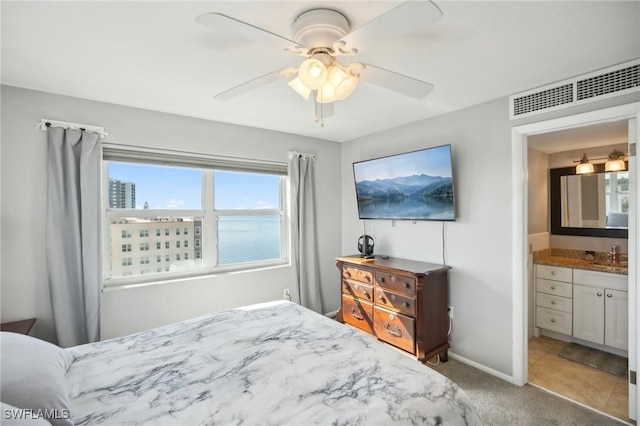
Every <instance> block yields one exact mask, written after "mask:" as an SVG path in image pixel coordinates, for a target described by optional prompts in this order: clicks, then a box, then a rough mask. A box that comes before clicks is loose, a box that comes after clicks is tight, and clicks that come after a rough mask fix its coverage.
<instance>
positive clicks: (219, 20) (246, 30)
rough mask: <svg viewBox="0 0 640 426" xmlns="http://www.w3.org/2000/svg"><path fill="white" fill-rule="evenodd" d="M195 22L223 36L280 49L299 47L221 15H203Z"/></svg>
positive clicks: (286, 39) (214, 13) (252, 26)
mask: <svg viewBox="0 0 640 426" xmlns="http://www.w3.org/2000/svg"><path fill="white" fill-rule="evenodd" d="M196 22H197V23H199V24H202V25H207V26H209V27H213V28H215V29H216V30H218V31H221V32H224V33H225V34H234V35H238V36H241V37H245V38H251V39H252V40H255V41H259V42H263V43H267V44H271V45H275V46H277V47H279V48H281V49H288V48H291V47H299V46H300V44H299V43H296V42H295V41H293V40H289V39H288V38H286V37H282V36H281V35H278V34H275V33H272V32H271V31H267V30H265V29H262V28H259V27H256V26H255V25H251V24H248V23H246V22H243V21H240V20H238V19H236V18H232V17H230V16H227V15H223V14H222V13H217V12H212V13H205V14H204V15H200V16H198V17H197V18H196Z"/></svg>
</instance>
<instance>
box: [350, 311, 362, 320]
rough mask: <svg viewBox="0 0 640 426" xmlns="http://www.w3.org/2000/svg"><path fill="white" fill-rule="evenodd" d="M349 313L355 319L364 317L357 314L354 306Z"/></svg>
mask: <svg viewBox="0 0 640 426" xmlns="http://www.w3.org/2000/svg"><path fill="white" fill-rule="evenodd" d="M351 315H353V317H354V318H355V319H359V320H363V319H364V317H363V316H362V315H358V311H356V308H351Z"/></svg>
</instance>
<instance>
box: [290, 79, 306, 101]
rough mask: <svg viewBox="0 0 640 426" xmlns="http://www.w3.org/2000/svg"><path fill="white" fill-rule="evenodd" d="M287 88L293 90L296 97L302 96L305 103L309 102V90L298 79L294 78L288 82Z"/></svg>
mask: <svg viewBox="0 0 640 426" xmlns="http://www.w3.org/2000/svg"><path fill="white" fill-rule="evenodd" d="M289 87H291V88H292V89H293V90H295V91H296V92H297V93H298V95H300V96H302V97H303V98H304V100H305V101H308V100H309V95H310V94H311V89H309V88H308V87H307V86H305V85H304V83H302V81H301V80H300V77H296V78H294V79H293V80H291V81H290V82H289Z"/></svg>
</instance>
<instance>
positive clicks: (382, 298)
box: [378, 293, 387, 303]
mask: <svg viewBox="0 0 640 426" xmlns="http://www.w3.org/2000/svg"><path fill="white" fill-rule="evenodd" d="M378 299H380V300H382V303H387V302H385V300H384V296H383V295H382V293H380V294H379V295H378Z"/></svg>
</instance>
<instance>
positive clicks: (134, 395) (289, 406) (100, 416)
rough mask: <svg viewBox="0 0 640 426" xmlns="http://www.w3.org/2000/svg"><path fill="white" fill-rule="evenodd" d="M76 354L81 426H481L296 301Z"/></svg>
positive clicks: (446, 394) (402, 360)
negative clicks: (319, 425) (442, 425)
mask: <svg viewBox="0 0 640 426" xmlns="http://www.w3.org/2000/svg"><path fill="white" fill-rule="evenodd" d="M69 350H70V351H71V352H72V353H73V354H74V355H75V356H76V359H75V361H74V362H73V364H72V365H71V367H70V369H69V371H68V374H67V375H68V378H69V382H70V386H71V398H72V411H71V414H72V417H73V419H74V421H75V423H76V424H77V425H100V424H108V425H119V424H148V425H209V424H222V425H227V424H246V425H285V424H291V425H308V424H333V425H352V424H353V425H357V424H361V425H395V424H416V425H417V424H420V425H438V424H444V425H447V426H449V425H464V424H472V425H475V424H481V421H480V418H479V416H478V414H477V413H476V411H475V410H474V409H473V407H472V406H471V404H470V402H469V399H468V398H467V396H466V395H465V394H464V392H463V391H461V390H460V389H459V388H458V386H457V385H456V384H455V383H453V382H451V381H449V380H448V379H447V378H445V377H444V376H442V375H440V374H439V373H437V372H435V371H433V370H432V369H430V368H428V367H426V366H424V365H422V364H421V363H419V362H417V361H416V360H415V359H412V358H410V357H408V356H406V355H404V354H402V353H399V352H398V351H396V350H394V349H393V348H390V347H388V346H386V345H385V344H383V343H380V342H378V341H377V340H375V339H374V338H373V337H371V336H369V335H367V334H365V333H362V332H360V331H358V330H355V329H352V328H351V327H349V326H345V325H343V324H340V323H338V322H336V321H333V320H331V319H329V318H326V317H324V316H322V315H318V314H316V313H315V312H312V311H310V310H307V309H305V308H302V307H300V306H298V305H296V304H293V303H291V302H274V303H268V304H261V305H252V306H247V307H245V308H239V309H233V310H229V311H224V312H220V313H215V314H211V315H207V316H203V317H199V318H195V319H192V320H188V321H183V322H179V323H175V324H171V325H168V326H164V327H160V328H156V329H152V330H148V331H144V332H140V333H136V334H133V335H130V336H125V337H121V338H116V339H111V340H107V341H103V342H99V343H93V344H88V345H82V346H77V347H75V348H70V349H69Z"/></svg>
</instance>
